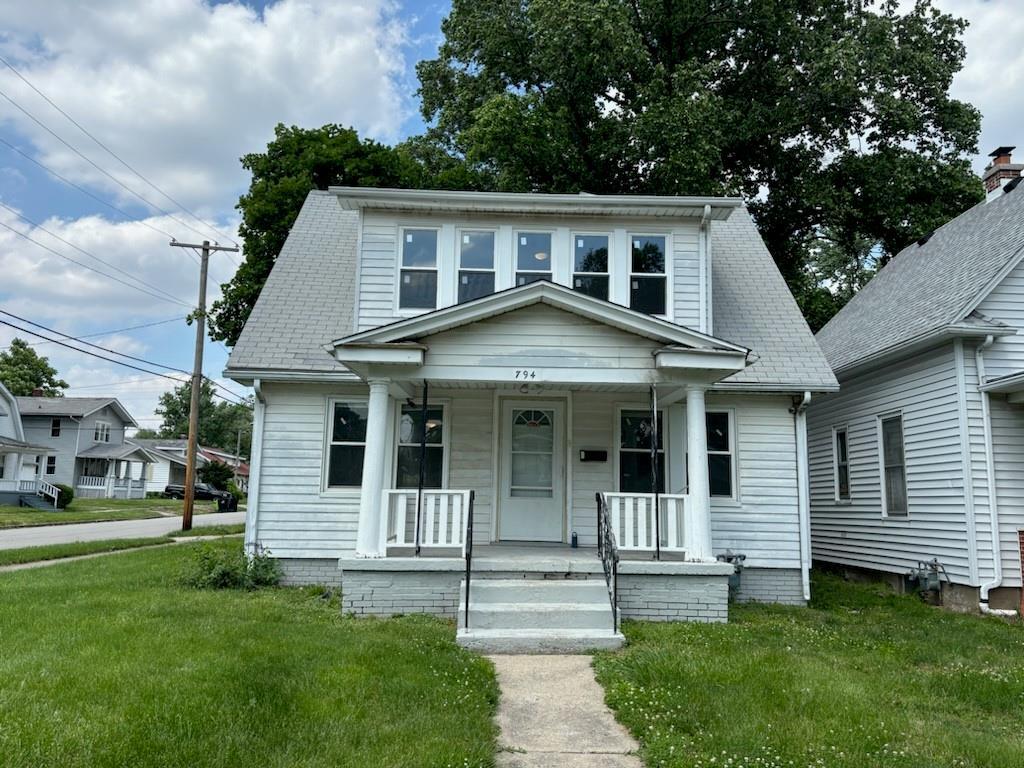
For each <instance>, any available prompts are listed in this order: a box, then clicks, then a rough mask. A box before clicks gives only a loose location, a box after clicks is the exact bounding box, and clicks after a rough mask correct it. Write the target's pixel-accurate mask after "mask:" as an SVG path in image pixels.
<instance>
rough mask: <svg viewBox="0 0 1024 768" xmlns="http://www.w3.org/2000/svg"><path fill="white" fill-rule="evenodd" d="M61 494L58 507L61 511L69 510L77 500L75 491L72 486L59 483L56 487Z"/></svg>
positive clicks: (58, 498) (58, 497)
mask: <svg viewBox="0 0 1024 768" xmlns="http://www.w3.org/2000/svg"><path fill="white" fill-rule="evenodd" d="M54 487H55V488H56V489H57V490H58V491H60V494H59V495H58V496H57V506H58V507H59V508H60V509H67V508H68V507H70V506H71V502H72V501H74V498H75V489H74V488H72V487H71V486H70V485H64V484H63V483H57V484H56V485H55V486H54Z"/></svg>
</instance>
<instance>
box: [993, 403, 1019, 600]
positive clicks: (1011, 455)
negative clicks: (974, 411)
mask: <svg viewBox="0 0 1024 768" xmlns="http://www.w3.org/2000/svg"><path fill="white" fill-rule="evenodd" d="M989 412H990V414H991V419H992V443H993V447H994V451H995V453H994V455H993V458H994V460H995V470H996V471H995V474H996V478H997V480H998V483H997V488H996V494H997V496H998V509H999V532H1000V537H999V543H1000V549H1001V551H1002V556H1003V558H1002V559H1003V586H1006V587H1020V586H1021V562H1020V545H1019V543H1018V538H1017V536H1018V534H1017V532H1018V531H1020V530H1024V407H1022V406H1019V405H1010V404H1009V403H1007V402H1006V400H1005V399H1004V398H1003V397H1000V396H999V395H993V396H992V398H991V401H990V411H989Z"/></svg>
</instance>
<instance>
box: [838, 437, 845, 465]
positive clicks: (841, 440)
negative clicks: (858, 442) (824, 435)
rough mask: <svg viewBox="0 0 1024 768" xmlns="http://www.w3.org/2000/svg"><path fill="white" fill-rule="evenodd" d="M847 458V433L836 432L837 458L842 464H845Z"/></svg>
mask: <svg viewBox="0 0 1024 768" xmlns="http://www.w3.org/2000/svg"><path fill="white" fill-rule="evenodd" d="M846 456H847V453H846V432H836V458H837V459H838V461H839V462H840V463H845V462H846Z"/></svg>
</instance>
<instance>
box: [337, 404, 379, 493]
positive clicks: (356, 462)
mask: <svg viewBox="0 0 1024 768" xmlns="http://www.w3.org/2000/svg"><path fill="white" fill-rule="evenodd" d="M330 414H331V420H330V423H329V425H328V428H329V430H330V431H329V433H328V449H327V453H328V455H327V487H328V488H358V487H359V486H361V485H362V483H363V457H364V456H365V454H366V420H367V418H368V415H369V409H368V406H367V404H366V402H365V401H352V400H338V401H332V402H331V407H330Z"/></svg>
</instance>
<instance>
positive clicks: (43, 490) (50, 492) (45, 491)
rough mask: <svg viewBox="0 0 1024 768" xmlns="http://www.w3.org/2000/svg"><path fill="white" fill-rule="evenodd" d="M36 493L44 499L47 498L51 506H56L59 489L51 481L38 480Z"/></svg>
mask: <svg viewBox="0 0 1024 768" xmlns="http://www.w3.org/2000/svg"><path fill="white" fill-rule="evenodd" d="M36 494H37V495H38V496H41V497H42V498H44V499H49V500H50V502H51V503H52V504H53V508H54V509H56V508H57V501H58V500H59V499H60V489H59V488H58V487H57V486H55V485H54V484H53V483H48V482H46V481H45V480H40V481H39V483H38V485H37V486H36Z"/></svg>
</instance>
